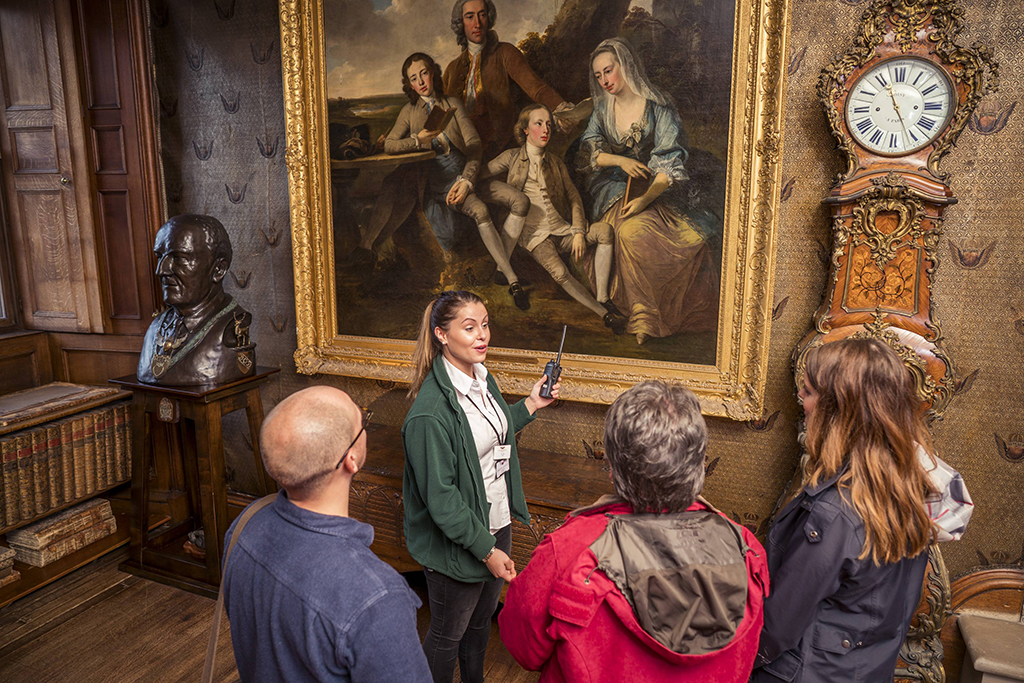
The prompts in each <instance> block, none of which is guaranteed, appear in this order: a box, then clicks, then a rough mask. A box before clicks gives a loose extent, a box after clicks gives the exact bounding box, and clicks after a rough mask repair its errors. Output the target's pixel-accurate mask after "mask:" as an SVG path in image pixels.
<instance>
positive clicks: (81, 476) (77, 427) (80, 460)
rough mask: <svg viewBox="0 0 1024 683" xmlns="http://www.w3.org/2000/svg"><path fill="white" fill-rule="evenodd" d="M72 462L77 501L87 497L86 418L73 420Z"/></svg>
mask: <svg viewBox="0 0 1024 683" xmlns="http://www.w3.org/2000/svg"><path fill="white" fill-rule="evenodd" d="M71 460H72V463H73V464H74V470H75V476H74V480H75V499H76V500H77V499H78V498H83V497H85V418H84V417H82V416H78V417H76V418H74V419H73V420H71Z"/></svg>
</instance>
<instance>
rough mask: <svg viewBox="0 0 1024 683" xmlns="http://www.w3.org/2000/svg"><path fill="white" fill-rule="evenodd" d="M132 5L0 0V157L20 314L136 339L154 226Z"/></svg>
mask: <svg viewBox="0 0 1024 683" xmlns="http://www.w3.org/2000/svg"><path fill="white" fill-rule="evenodd" d="M143 17H144V6H143V4H142V2H141V0H0V154H2V168H3V178H4V185H5V187H4V189H5V191H6V198H7V213H8V216H9V219H10V228H11V250H12V252H13V256H14V261H15V263H16V265H17V281H18V289H19V291H20V294H21V322H22V323H23V324H24V326H25V327H27V328H30V329H37V330H47V331H51V332H77V333H83V332H84V333H105V332H106V333H114V334H134V335H141V334H144V333H145V331H146V328H147V327H148V325H149V323H150V320H151V314H152V313H153V311H154V310H155V308H156V305H157V303H158V300H157V289H156V287H155V283H154V278H153V275H152V272H153V268H152V264H151V256H150V252H151V248H152V240H153V235H154V234H155V232H156V229H157V227H158V226H159V224H160V223H161V217H162V210H161V206H160V197H161V193H160V191H159V185H158V181H159V169H158V164H157V149H156V135H155V120H154V117H153V106H152V87H151V84H150V82H151V75H150V74H151V70H150V69H149V46H148V34H147V31H146V26H145V21H144V18H143Z"/></svg>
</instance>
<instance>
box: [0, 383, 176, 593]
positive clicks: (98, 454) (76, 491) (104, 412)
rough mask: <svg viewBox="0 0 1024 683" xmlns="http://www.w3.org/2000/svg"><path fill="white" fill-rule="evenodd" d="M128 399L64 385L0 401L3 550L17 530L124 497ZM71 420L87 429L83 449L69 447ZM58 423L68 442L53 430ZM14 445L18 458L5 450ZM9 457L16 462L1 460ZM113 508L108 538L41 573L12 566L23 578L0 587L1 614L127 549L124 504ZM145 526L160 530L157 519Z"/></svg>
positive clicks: (0, 538) (0, 532) (127, 473)
mask: <svg viewBox="0 0 1024 683" xmlns="http://www.w3.org/2000/svg"><path fill="white" fill-rule="evenodd" d="M130 396H131V394H130V393H129V392H126V391H121V390H118V389H116V388H110V387H90V386H85V385H76V384H69V383H65V382H53V383H50V384H46V385H42V386H39V387H34V388H32V389H27V390H25V391H19V392H16V393H13V394H7V395H4V396H0V452H2V453H3V454H4V455H3V456H2V457H3V460H2V462H0V506H2V511H3V514H0V545H5V546H6V545H7V542H6V534H7V533H9V532H11V531H14V530H15V529H20V528H22V527H25V526H27V525H29V524H32V523H34V522H38V521H40V520H43V519H46V518H47V517H50V516H51V515H54V514H56V513H58V512H61V511H62V510H66V509H68V508H70V507H73V506H75V505H78V504H80V503H83V502H85V501H87V500H91V499H94V498H96V497H100V496H102V497H105V498H108V499H110V498H111V497H112V496H115V495H117V494H118V493H122V494H126V493H127V492H128V489H129V487H128V482H129V480H130V469H129V468H130V445H131V435H130V433H129V428H130V423H129V422H128V421H127V420H128V419H130V416H128V415H127V414H128V413H129V412H130V411H129V410H128V409H127V408H126V406H127V404H126V403H125V399H126V398H128V397H130ZM118 415H123V416H125V421H123V422H120V421H118V419H117V418H118ZM72 421H74V422H75V423H76V424H77V425H78V427H76V429H77V428H79V427H80V428H82V429H84V428H85V425H86V424H88V425H89V426H90V427H91V429H90V432H89V433H90V435H91V436H90V439H91V441H90V445H89V447H88V450H86V448H85V445H84V442H83V443H82V444H79V443H78V442H77V441H76V443H75V444H71V443H70V439H71V435H72V431H73V430H72V428H71V427H70V426H68V423H70V422H72ZM108 421H109V423H108ZM62 423H63V424H64V426H65V430H64V431H65V432H66V434H67V435H68V436H67V439H63V438H62V437H61V435H60V434H59V430H57V427H58V426H60V425H61V424H62ZM101 431H102V437H101V436H100V434H101ZM38 433H42V434H43V435H44V436H43V437H42V440H41V441H40V439H38V438H36V439H35V440H33V439H32V435H34V434H35V435H37V434H38ZM47 433H49V436H46V435H47ZM54 435H57V436H56V439H54ZM83 438H84V437H83ZM15 441H17V443H18V444H20V445H19V448H20V451H19V450H18V449H12V448H11V446H10V445H11V444H14V443H15ZM25 444H28V445H29V446H31V450H30V452H29V453H28V456H29V457H28V458H23V459H22V460H19V459H18V458H17V455H18V454H19V453H21V452H24V450H25V449H24V447H25ZM11 453H14V456H15V457H13V458H12V457H7V456H9V455H10V454H11ZM87 461H88V462H87ZM115 464H116V467H115ZM12 474H13V476H12ZM85 479H88V481H85ZM76 480H77V481H76ZM51 489H52V495H51ZM37 502H38V503H39V505H38V506H37V505H36V503H37ZM43 508H45V509H43ZM111 508H112V509H114V512H115V519H116V521H117V531H116V532H115V533H113V534H112V535H110V536H107V537H104V538H102V539H100V540H98V541H95V542H94V543H90V544H89V545H87V546H86V547H84V548H81V549H80V550H77V551H75V552H73V553H71V554H69V555H67V556H65V557H63V558H61V559H59V560H57V561H55V562H52V563H50V564H48V565H46V566H45V567H32V566H29V565H26V564H23V563H21V562H17V561H15V563H14V568H15V569H16V570H17V571H18V572H19V573H20V574H21V578H20V579H19V580H17V581H15V582H13V583H11V584H8V585H6V586H3V587H0V607H3V606H4V605H7V604H9V603H11V602H13V601H14V600H17V599H18V598H21V597H24V596H25V595H28V594H29V593H31V592H32V591H34V590H36V589H38V588H41V587H42V586H45V585H46V584H48V583H50V582H52V581H54V580H56V579H58V578H60V577H61V576H64V575H65V574H67V573H69V572H71V571H74V570H75V569H77V568H78V567H80V566H82V565H84V564H87V563H89V562H91V561H92V560H94V559H96V558H98V557H100V556H102V555H104V554H105V553H108V552H110V551H111V550H114V549H115V548H117V547H120V546H122V545H125V544H126V543H127V542H128V540H129V537H130V531H129V529H130V519H129V518H130V506H129V503H128V501H127V500H120V501H116V500H112V502H111ZM149 521H150V522H153V523H155V524H159V523H161V522H160V518H159V517H158V516H154V517H153V518H151V519H150V520H149Z"/></svg>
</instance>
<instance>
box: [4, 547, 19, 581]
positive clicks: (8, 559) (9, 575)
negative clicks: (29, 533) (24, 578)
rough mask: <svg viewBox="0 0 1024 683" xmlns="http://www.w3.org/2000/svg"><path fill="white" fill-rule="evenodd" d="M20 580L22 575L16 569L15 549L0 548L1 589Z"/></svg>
mask: <svg viewBox="0 0 1024 683" xmlns="http://www.w3.org/2000/svg"><path fill="white" fill-rule="evenodd" d="M20 578H21V573H20V572H19V571H18V570H17V569H15V568H14V549H13V548H3V547H0V588H3V587H4V586H6V585H7V584H9V583H14V582H15V581H17V580H18V579H20Z"/></svg>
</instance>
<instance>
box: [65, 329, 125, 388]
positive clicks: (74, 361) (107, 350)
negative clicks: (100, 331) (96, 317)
mask: <svg viewBox="0 0 1024 683" xmlns="http://www.w3.org/2000/svg"><path fill="white" fill-rule="evenodd" d="M141 349H142V337H140V336H137V335H116V334H104V335H95V334H51V335H50V353H51V356H52V358H53V374H54V376H55V377H56V378H57V379H58V380H59V381H61V382H74V383H76V384H98V385H103V384H106V383H107V380H108V379H111V378H114V377H123V376H125V375H134V374H135V371H136V369H137V368H138V365H139V351H140V350H141Z"/></svg>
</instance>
